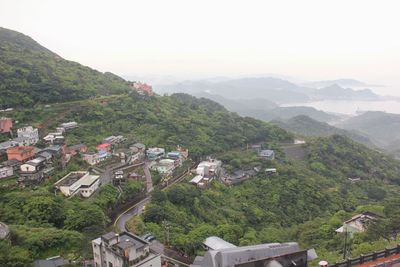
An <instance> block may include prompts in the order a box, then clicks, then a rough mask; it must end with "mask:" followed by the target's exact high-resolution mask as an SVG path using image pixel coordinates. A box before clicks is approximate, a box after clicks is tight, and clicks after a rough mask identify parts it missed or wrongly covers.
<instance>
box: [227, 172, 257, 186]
mask: <svg viewBox="0 0 400 267" xmlns="http://www.w3.org/2000/svg"><path fill="white" fill-rule="evenodd" d="M257 173H258V172H257V171H256V170H255V169H252V170H237V171H235V172H234V173H233V174H232V175H228V176H224V177H222V178H221V180H222V182H224V183H225V184H226V185H234V184H239V183H241V182H243V181H246V180H248V179H250V178H251V177H254V176H256V175H257Z"/></svg>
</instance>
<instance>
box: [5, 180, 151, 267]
mask: <svg viewBox="0 0 400 267" xmlns="http://www.w3.org/2000/svg"><path fill="white" fill-rule="evenodd" d="M122 190H123V192H122V194H120V192H118V190H117V189H116V188H114V187H112V186H111V185H108V186H105V187H103V188H102V189H101V190H100V192H99V193H98V194H96V195H95V196H94V197H92V198H91V199H89V200H85V201H82V200H81V199H80V198H79V197H75V198H72V199H66V198H64V197H62V196H60V195H55V194H54V192H52V191H53V188H52V187H51V186H49V187H47V188H45V187H43V188H40V189H37V190H28V189H26V190H18V189H14V190H8V189H7V191H6V190H5V189H3V190H2V192H1V193H0V221H3V222H5V223H7V224H8V225H10V228H11V233H10V235H11V243H12V244H13V246H10V244H8V243H6V242H0V248H1V249H0V263H6V262H8V263H9V265H7V266H30V265H29V263H32V261H33V260H34V259H38V258H45V257H50V256H54V255H64V256H68V257H69V258H73V259H79V258H80V257H85V256H88V255H90V253H91V251H90V246H89V241H90V240H91V239H93V238H95V237H97V236H98V235H100V234H102V233H103V232H104V231H105V228H106V227H107V225H108V223H109V221H110V219H109V218H108V216H107V214H108V211H109V209H110V208H111V207H114V206H115V205H117V204H118V203H120V202H124V201H125V200H127V199H129V198H134V197H135V196H136V195H138V194H139V193H140V192H141V191H142V190H143V183H141V182H136V181H129V182H128V183H127V184H126V185H124V186H122ZM119 196H120V197H119ZM10 253H14V255H18V257H17V256H15V257H14V256H13V255H10ZM69 254H71V255H69Z"/></svg>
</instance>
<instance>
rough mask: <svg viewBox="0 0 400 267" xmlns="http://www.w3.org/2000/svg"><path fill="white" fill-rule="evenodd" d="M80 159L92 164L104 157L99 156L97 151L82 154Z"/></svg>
mask: <svg viewBox="0 0 400 267" xmlns="http://www.w3.org/2000/svg"><path fill="white" fill-rule="evenodd" d="M82 159H83V160H84V161H86V162H87V163H88V164H89V165H92V166H93V165H96V164H97V163H100V162H101V161H103V160H104V158H100V156H99V154H97V153H87V154H83V155H82Z"/></svg>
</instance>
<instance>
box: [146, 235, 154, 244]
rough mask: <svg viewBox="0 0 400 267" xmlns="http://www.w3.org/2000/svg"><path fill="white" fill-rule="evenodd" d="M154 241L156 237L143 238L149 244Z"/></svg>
mask: <svg viewBox="0 0 400 267" xmlns="http://www.w3.org/2000/svg"><path fill="white" fill-rule="evenodd" d="M155 239H156V237H155V236H154V235H150V236H148V237H147V238H145V240H146V241H147V242H151V241H153V240H155Z"/></svg>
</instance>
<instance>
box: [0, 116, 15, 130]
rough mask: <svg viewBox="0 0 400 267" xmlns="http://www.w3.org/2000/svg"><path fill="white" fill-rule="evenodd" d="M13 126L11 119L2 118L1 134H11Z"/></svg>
mask: <svg viewBox="0 0 400 267" xmlns="http://www.w3.org/2000/svg"><path fill="white" fill-rule="evenodd" d="M12 126H13V123H12V119H11V118H5V117H1V118H0V133H9V132H11V128H12Z"/></svg>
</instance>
